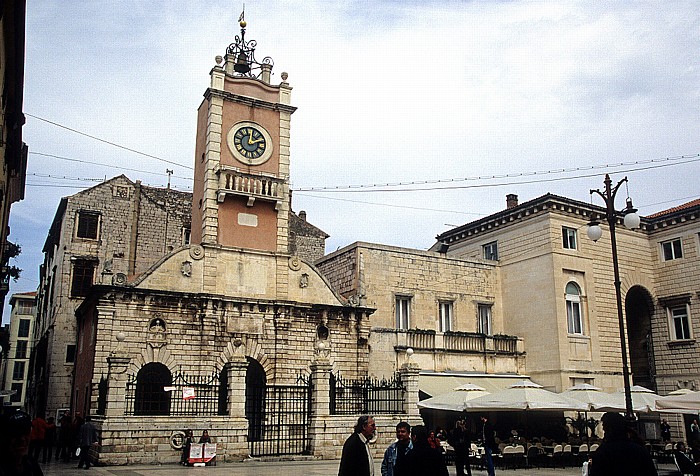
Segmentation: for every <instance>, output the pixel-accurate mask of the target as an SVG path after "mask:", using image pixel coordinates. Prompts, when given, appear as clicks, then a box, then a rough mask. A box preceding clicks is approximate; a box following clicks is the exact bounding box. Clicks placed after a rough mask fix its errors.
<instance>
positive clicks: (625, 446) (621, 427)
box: [588, 412, 658, 476]
mask: <svg viewBox="0 0 700 476" xmlns="http://www.w3.org/2000/svg"><path fill="white" fill-rule="evenodd" d="M600 420H601V421H602V422H603V431H604V432H605V437H604V438H603V444H602V445H600V448H598V449H597V450H596V451H595V453H593V456H592V457H591V463H590V464H589V465H588V474H590V475H591V476H620V475H623V474H630V475H634V476H657V475H658V473H657V471H656V466H654V461H653V460H652V459H651V455H650V454H649V452H648V451H647V450H646V448H645V447H644V446H642V445H640V444H639V443H636V442H635V441H632V440H631V439H630V438H629V436H628V427H627V420H626V419H625V417H623V416H622V415H620V414H619V413H615V412H608V413H606V414H604V415H603V416H602V418H601V419H600Z"/></svg>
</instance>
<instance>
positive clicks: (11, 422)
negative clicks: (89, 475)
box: [0, 410, 98, 476]
mask: <svg viewBox="0 0 700 476" xmlns="http://www.w3.org/2000/svg"><path fill="white" fill-rule="evenodd" d="M1 423H2V425H0V428H3V431H0V452H2V455H1V456H0V475H3V476H5V475H21V476H25V475H26V476H35V475H41V474H42V471H41V468H40V466H39V460H40V459H41V461H42V462H43V463H47V462H50V461H51V458H52V455H53V448H54V444H56V453H55V457H56V460H57V461H58V460H59V459H62V460H63V461H66V462H67V461H70V459H71V457H72V455H74V454H75V455H77V456H79V462H78V468H84V469H89V468H90V464H91V461H90V448H91V447H92V445H93V444H95V443H96V442H97V441H98V434H97V429H96V428H95V426H94V425H93V424H92V422H91V421H90V418H89V417H86V418H85V419H82V418H80V416H79V415H76V418H75V419H74V420H71V417H70V413H69V412H65V413H64V414H63V415H62V416H61V418H60V420H59V424H60V426H57V425H56V424H55V422H54V419H53V418H51V417H50V418H48V419H46V420H45V419H44V418H43V415H37V416H36V417H35V418H34V419H32V418H31V417H30V416H29V415H28V414H27V413H25V412H23V411H21V410H17V411H15V412H13V413H10V414H7V415H3V417H2V422H1Z"/></svg>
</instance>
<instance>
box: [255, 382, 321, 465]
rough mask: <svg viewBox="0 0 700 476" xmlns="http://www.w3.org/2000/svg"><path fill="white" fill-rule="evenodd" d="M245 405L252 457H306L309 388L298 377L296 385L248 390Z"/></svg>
mask: <svg viewBox="0 0 700 476" xmlns="http://www.w3.org/2000/svg"><path fill="white" fill-rule="evenodd" d="M247 393H248V395H249V397H248V398H253V399H255V401H247V402H246V416H247V418H248V444H249V445H250V455H251V456H279V455H298V454H308V452H309V446H310V441H309V409H310V406H311V385H310V383H309V381H308V379H306V378H302V377H300V378H299V379H298V380H297V384H296V385H269V386H262V387H260V388H258V389H248V392H247Z"/></svg>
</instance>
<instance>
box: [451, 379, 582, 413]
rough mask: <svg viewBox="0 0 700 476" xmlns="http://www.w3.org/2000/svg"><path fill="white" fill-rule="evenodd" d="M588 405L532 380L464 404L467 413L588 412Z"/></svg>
mask: <svg viewBox="0 0 700 476" xmlns="http://www.w3.org/2000/svg"><path fill="white" fill-rule="evenodd" d="M587 409H588V405H586V404H585V403H583V402H579V401H578V400H574V399H573V398H569V397H567V396H565V395H562V394H560V393H554V392H550V391H549V390H545V389H544V388H542V385H538V384H536V383H534V382H531V381H530V380H522V381H520V382H517V383H515V384H513V385H511V386H510V387H508V388H506V389H504V390H501V391H499V392H494V393H492V394H489V395H484V396H482V397H478V398H474V399H472V400H469V401H467V402H465V403H464V410H465V411H479V410H492V411H499V410H500V411H517V410H551V411H557V410H561V411H568V410H577V411H586V410H587Z"/></svg>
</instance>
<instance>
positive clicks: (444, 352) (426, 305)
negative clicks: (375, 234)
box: [316, 242, 525, 396]
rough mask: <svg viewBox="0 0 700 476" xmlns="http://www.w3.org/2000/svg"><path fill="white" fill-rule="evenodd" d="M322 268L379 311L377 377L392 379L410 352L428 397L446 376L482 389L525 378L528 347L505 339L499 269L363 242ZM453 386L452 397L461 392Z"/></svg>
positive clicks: (373, 369) (374, 354)
mask: <svg viewBox="0 0 700 476" xmlns="http://www.w3.org/2000/svg"><path fill="white" fill-rule="evenodd" d="M316 265H317V266H318V268H319V269H320V270H321V272H322V273H323V274H324V275H325V276H326V277H327V278H328V280H329V282H330V283H331V285H332V286H333V287H334V288H335V289H337V290H338V291H339V292H340V293H341V294H342V295H343V296H344V297H346V298H347V299H349V300H350V301H351V302H358V303H361V304H363V305H367V306H370V307H372V308H375V309H376V311H375V312H374V314H372V319H371V332H370V334H369V346H370V348H371V354H370V355H371V358H370V363H369V372H370V374H371V375H377V376H388V375H391V374H392V373H393V372H395V370H396V369H397V368H399V367H400V366H401V363H402V362H403V361H404V360H405V352H406V350H407V349H409V348H410V349H412V350H413V352H414V353H413V356H412V360H413V362H414V363H415V364H416V365H417V366H418V367H419V368H420V369H422V372H421V378H420V382H421V391H422V392H423V393H424V394H426V395H429V396H434V394H435V393H434V392H435V385H434V382H433V381H435V380H439V378H438V376H440V375H443V376H450V377H455V376H462V377H464V378H465V380H467V379H468V380H469V381H470V382H471V383H475V384H478V383H479V381H480V379H483V378H491V377H493V376H494V375H497V374H505V375H510V376H513V375H518V374H521V373H522V371H523V370H524V366H525V355H524V348H523V341H522V339H519V338H518V337H516V336H507V335H504V334H505V329H506V327H505V323H504V313H503V309H502V303H501V301H502V298H501V294H502V293H501V292H500V289H501V283H500V270H499V268H498V266H496V265H495V263H493V262H490V261H485V260H483V259H461V258H456V257H451V256H446V255H445V254H444V253H438V252H431V251H420V250H413V249H406V248H398V247H392V246H386V245H378V244H370V243H362V242H359V243H354V244H352V245H349V246H347V247H345V248H342V249H340V250H338V251H336V252H334V253H331V254H329V255H327V256H325V257H324V258H323V259H321V260H319V261H317V263H316ZM429 376H430V377H429ZM487 376H489V377H487ZM520 378H521V379H522V376H521V377H520ZM449 381H450V385H451V387H450V388H449V390H452V388H453V387H454V386H456V384H455V381H454V379H449ZM503 382H504V385H505V384H506V383H507V382H512V380H508V379H505V380H503Z"/></svg>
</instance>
